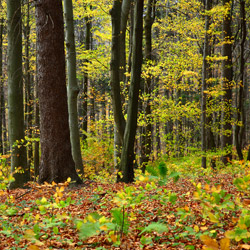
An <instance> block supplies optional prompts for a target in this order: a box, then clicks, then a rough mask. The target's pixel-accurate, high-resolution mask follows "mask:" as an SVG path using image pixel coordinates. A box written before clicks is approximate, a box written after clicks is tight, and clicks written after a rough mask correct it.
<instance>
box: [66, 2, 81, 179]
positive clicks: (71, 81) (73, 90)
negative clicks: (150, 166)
mask: <svg viewBox="0 0 250 250" xmlns="http://www.w3.org/2000/svg"><path fill="white" fill-rule="evenodd" d="M64 13H65V21H66V48H67V69H68V89H67V90H68V109H69V127H70V140H71V147H72V156H73V159H74V162H75V166H76V169H77V170H78V171H79V173H80V174H82V175H83V173H84V172H83V163H82V155H81V146H80V133H79V126H78V112H77V97H78V93H79V86H78V83H77V78H76V49H75V35H74V23H73V21H74V20H73V7H72V0H64Z"/></svg>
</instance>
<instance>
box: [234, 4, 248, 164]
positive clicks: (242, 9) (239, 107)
mask: <svg viewBox="0 0 250 250" xmlns="http://www.w3.org/2000/svg"><path fill="white" fill-rule="evenodd" d="M240 16H241V43H240V90H239V103H238V105H237V122H240V121H241V122H242V126H239V125H237V124H236V128H235V145H236V150H237V154H238V156H239V159H240V160H243V154H242V149H241V147H242V136H241V135H242V132H241V131H242V130H243V129H244V126H245V124H244V105H243V103H244V81H245V79H244V74H245V58H244V52H245V41H246V13H245V0H240ZM240 132H241V133H240Z"/></svg>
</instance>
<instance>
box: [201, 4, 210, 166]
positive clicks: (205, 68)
mask: <svg viewBox="0 0 250 250" xmlns="http://www.w3.org/2000/svg"><path fill="white" fill-rule="evenodd" d="M211 7H212V0H206V3H205V10H206V11H209V10H210V9H211ZM209 26H210V17H209V16H208V15H206V17H205V31H206V33H205V41H204V49H203V66H202V90H201V91H202V92H201V150H202V152H203V156H202V161H201V166H202V167H203V168H206V167H207V165H206V160H207V158H206V156H205V154H206V150H207V129H206V126H207V105H206V103H207V95H206V90H207V80H208V79H209V74H208V72H209V65H208V61H207V56H208V55H209V51H210V49H209V38H210V36H209V35H208V31H209Z"/></svg>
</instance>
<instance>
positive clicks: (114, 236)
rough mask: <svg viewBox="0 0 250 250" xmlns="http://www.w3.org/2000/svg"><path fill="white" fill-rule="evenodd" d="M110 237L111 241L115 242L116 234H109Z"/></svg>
mask: <svg viewBox="0 0 250 250" xmlns="http://www.w3.org/2000/svg"><path fill="white" fill-rule="evenodd" d="M110 238H111V240H112V241H113V242H116V241H117V236H116V235H114V234H112V235H110Z"/></svg>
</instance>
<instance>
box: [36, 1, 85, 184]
mask: <svg viewBox="0 0 250 250" xmlns="http://www.w3.org/2000/svg"><path fill="white" fill-rule="evenodd" d="M36 24H37V64H38V69H37V70H38V72H37V73H38V76H37V77H38V96H39V104H40V131H41V135H40V141H41V163H40V167H39V180H38V182H39V183H43V182H45V181H46V182H49V183H51V182H52V181H54V182H56V183H59V182H64V181H66V180H67V178H68V177H70V178H71V180H72V181H74V182H75V183H76V184H79V183H82V181H81V179H80V178H79V176H78V175H77V172H76V169H75V163H74V161H73V158H72V154H71V144H70V132H69V120H68V117H69V116H68V107H67V90H66V75H65V54H64V25H63V24H64V23H63V9H62V2H61V1H57V0H54V1H52V0H41V1H39V2H38V3H37V4H36Z"/></svg>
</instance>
